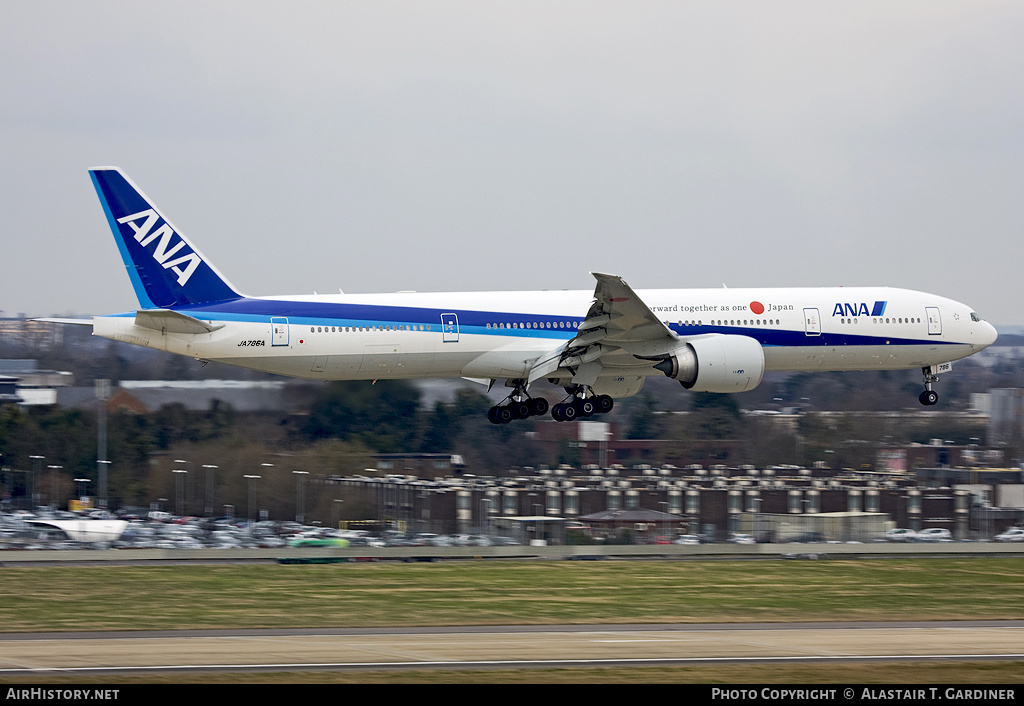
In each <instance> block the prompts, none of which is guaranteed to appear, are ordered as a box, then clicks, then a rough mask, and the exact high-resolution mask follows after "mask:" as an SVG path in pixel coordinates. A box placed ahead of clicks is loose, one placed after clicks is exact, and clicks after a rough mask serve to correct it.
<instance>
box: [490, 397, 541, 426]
mask: <svg viewBox="0 0 1024 706" xmlns="http://www.w3.org/2000/svg"><path fill="white" fill-rule="evenodd" d="M547 413H548V401H547V400H546V399H544V398H543V397H525V398H520V399H515V396H514V395H511V396H509V398H508V401H507V402H505V403H503V404H499V405H495V406H493V407H491V408H490V409H489V410H487V419H489V420H490V422H491V424H508V423H509V422H511V421H512V420H513V419H526V418H527V417H536V416H539V415H542V414H547Z"/></svg>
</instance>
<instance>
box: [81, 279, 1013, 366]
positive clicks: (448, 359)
mask: <svg viewBox="0 0 1024 706" xmlns="http://www.w3.org/2000/svg"><path fill="white" fill-rule="evenodd" d="M636 293H637V295H639V296H640V298H641V299H642V300H643V302H644V303H646V304H647V306H648V307H650V309H651V311H653V312H654V313H655V314H656V315H657V316H658V317H659V318H661V319H662V320H663V321H664V322H665V323H666V324H667V325H668V327H669V328H670V329H671V330H672V332H673V333H675V334H676V335H677V336H679V337H680V339H681V340H684V341H685V340H687V339H689V338H694V337H700V336H706V335H708V334H730V335H740V336H747V337H750V338H753V339H755V340H757V341H758V342H759V343H760V344H761V346H762V349H763V351H764V367H765V370H787V371H802V370H805V371H812V370H871V369H879V370H890V369H901V368H913V367H924V366H929V365H935V364H938V363H943V362H947V361H952V360H957V359H959V358H963V357H966V356H968V355H971V354H973V353H976V352H978V351H980V350H982V349H983V348H985V347H986V346H988V345H990V344H991V343H992V342H993V341H994V340H995V337H996V334H995V330H994V329H993V327H992V326H991V325H989V324H988V323H986V322H984V321H982V320H980V319H979V318H978V317H977V316H976V315H975V314H973V312H972V311H971V309H970V308H969V307H967V306H966V305H964V304H961V303H959V302H956V301H952V300H950V299H946V298H943V297H938V296H935V295H931V294H926V293H923V292H916V291H911V290H904V289H894V288H884V287H871V288H847V287H844V288H789V289H660V290H637V292H636ZM593 300H594V292H593V291H540V292H470V293H397V294H367V295H343V294H337V295H314V296H304V297H260V298H243V299H240V300H237V301H232V302H221V303H217V304H214V305H211V306H208V307H203V306H194V307H191V308H188V309H179V311H181V312H182V313H185V314H187V315H189V316H192V317H194V318H196V319H199V320H201V321H204V322H209V323H210V324H211V325H213V326H219V328H216V330H213V331H210V332H202V333H175V332H173V331H171V330H164V331H160V330H155V329H154V328H152V327H151V326H150V327H146V326H138V325H136V324H135V320H134V316H135V314H134V313H128V314H123V315H120V316H111V317H96V318H95V319H94V321H93V328H94V332H95V334H96V335H99V336H104V337H107V338H111V339H115V340H119V341H126V342H129V343H135V344H138V345H143V346H147V347H150V348H156V349H160V350H166V351H169V352H172V353H177V354H181V355H187V356H191V357H193V358H197V359H202V360H211V361H219V362H223V363H229V364H232V365H238V366H243V367H246V368H254V369H258V370H264V371H268V372H272V373H278V374H281V375H288V376H293V377H301V378H312V379H324V380H352V379H387V378H454V377H468V378H487V379H499V378H516V379H518V378H525V377H526V375H527V374H528V372H529V371H530V369H531V367H532V366H533V365H534V364H535V362H536V361H537V359H538V358H539V357H540V356H542V355H543V354H545V353H547V352H549V351H552V350H553V349H555V348H557V347H558V346H559V345H561V344H563V343H565V342H566V341H568V340H569V339H571V338H573V337H574V336H575V335H576V334H577V332H578V328H579V326H580V323H581V322H582V321H583V320H584V317H585V315H586V312H587V310H588V307H589V306H590V305H591V303H592V302H593ZM171 328H173V327H171ZM616 374H620V375H638V376H646V375H661V373H660V372H659V371H657V370H655V369H654V368H653V367H652V366H651V365H650V364H649V363H644V362H643V361H637V362H636V363H635V364H634V363H629V362H627V363H625V364H624V366H623V367H621V368H619V369H605V370H604V371H602V375H604V376H608V375H616ZM556 377H557V376H556Z"/></svg>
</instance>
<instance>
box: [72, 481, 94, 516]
mask: <svg viewBox="0 0 1024 706" xmlns="http://www.w3.org/2000/svg"><path fill="white" fill-rule="evenodd" d="M89 482H90V481H89V479H88V478H75V492H77V493H78V499H79V500H81V499H82V497H83V496H84V495H85V489H86V484H87V483H89ZM68 509H69V510H70V509H71V508H68Z"/></svg>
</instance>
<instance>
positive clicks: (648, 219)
mask: <svg viewBox="0 0 1024 706" xmlns="http://www.w3.org/2000/svg"><path fill="white" fill-rule="evenodd" d="M1022 37H1024V3H1021V2H1019V1H1016V0H1014V1H1005V2H1000V1H995V0H991V1H990V0H970V1H964V2H945V1H942V0H922V1H920V2H913V1H901V2H892V1H891V0H884V1H879V2H871V1H863V0H858V1H856V2H853V1H851V2H820V0H813V1H808V2H721V1H717V0H716V1H715V2H710V1H708V2H681V1H675V2H643V1H635V0H634V1H631V2H615V3H612V2H599V1H595V0H585V1H581V2H558V1H557V0H555V1H552V0H545V1H544V2H508V3H504V2H471V1H467V2H387V1H381V0H374V1H373V2H339V1H338V0H332V1H330V2H301V1H299V2H297V1H292V2H287V3H285V2H274V3H268V2H256V1H253V0H245V1H244V2H182V1H181V0H175V1H174V2H145V3H140V2H95V1H92V2H71V1H65V2H47V1H45V0H36V1H33V2H5V3H2V4H0V155H2V171H0V194H2V197H0V198H2V201H0V242H2V245H3V250H2V253H3V254H2V258H0V262H2V264H3V267H2V273H0V310H3V311H4V312H5V315H8V316H10V315H14V314H17V313H19V312H24V313H26V314H28V315H29V316H47V315H68V314H104V313H114V312H120V311H127V310H131V309H133V308H135V306H136V301H135V298H134V294H133V292H132V289H131V285H130V283H129V280H128V277H127V275H126V274H125V272H124V267H123V265H122V263H121V261H120V258H119V256H118V254H117V250H116V248H115V245H114V242H113V238H112V236H111V235H110V232H109V230H108V229H107V225H106V221H105V219H104V217H103V213H102V210H101V208H100V205H99V202H98V200H97V198H96V195H95V192H94V190H93V187H92V184H91V182H90V180H89V177H88V174H87V173H86V170H87V169H88V168H90V167H94V166H110V165H113V166H119V167H121V168H123V169H124V170H125V171H126V173H127V174H128V175H129V176H130V177H131V178H132V179H133V180H134V181H135V182H136V183H137V184H139V186H140V187H141V188H142V189H143V190H144V191H146V193H147V194H148V195H149V196H150V197H152V198H153V199H154V201H155V202H156V203H157V204H158V205H159V207H160V208H161V209H162V210H163V211H164V213H165V214H166V215H167V216H168V217H169V218H170V219H171V221H172V222H173V223H174V224H175V225H176V226H177V227H178V229H179V230H181V231H182V232H183V233H184V234H185V235H187V236H188V237H189V238H190V239H191V240H192V241H193V242H194V243H195V244H196V245H197V246H198V247H199V248H200V249H201V250H202V251H203V253H204V254H205V255H206V256H207V257H208V258H209V259H210V260H211V261H213V262H214V263H215V264H216V266H217V267H218V269H220V271H221V272H223V273H224V274H225V275H226V276H227V277H228V278H229V279H230V280H231V281H232V283H233V284H234V285H235V286H236V287H238V288H239V289H240V290H241V291H243V292H245V293H246V294H252V295H271V294H295V293H303V292H313V291H319V292H321V293H323V292H335V291H337V290H338V289H339V288H340V289H343V290H344V291H346V292H378V291H396V290H408V289H415V290H420V291H445V290H475V289H508V290H513V289H565V288H570V289H592V288H593V286H594V282H593V279H592V278H591V277H590V276H589V275H588V272H590V271H603V272H612V273H615V274H619V275H622V276H623V277H624V278H625V279H626V280H627V281H628V282H629V283H630V284H631V285H633V286H634V287H635V288H638V289H640V288H648V287H721V286H722V283H723V282H724V283H726V284H728V285H729V286H733V287H739V286H766V287H768V286H803V285H809V286H817V285H845V286H855V285H890V286H900V287H909V288H912V289H922V290H925V291H930V292H933V293H936V294H941V295H944V296H948V297H951V298H953V299H957V300H960V301H964V302H967V303H968V304H970V305H971V306H973V307H974V308H975V309H976V310H977V311H978V312H979V313H980V314H981V315H982V316H983V317H985V318H987V319H989V320H990V321H992V322H994V323H996V324H1019V323H1022V322H1024V316H1022V315H1021V314H1020V312H1019V310H1018V309H1017V305H1018V303H1019V302H1020V301H1021V300H1022V299H1024V297H1022V294H1024V292H1022V290H1024V285H1022V271H1024V41H1022ZM578 313H580V314H582V313H583V312H578Z"/></svg>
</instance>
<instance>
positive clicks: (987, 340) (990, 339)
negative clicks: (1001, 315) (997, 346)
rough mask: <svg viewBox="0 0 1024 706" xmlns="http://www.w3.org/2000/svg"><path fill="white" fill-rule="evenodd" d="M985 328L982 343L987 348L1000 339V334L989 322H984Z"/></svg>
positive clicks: (982, 333) (982, 332)
mask: <svg viewBox="0 0 1024 706" xmlns="http://www.w3.org/2000/svg"><path fill="white" fill-rule="evenodd" d="M982 323H983V324H985V327H984V328H983V329H982V331H981V342H982V344H983V345H985V346H991V345H992V344H993V343H995V342H996V339H997V338H999V334H998V333H996V327H995V326H993V325H992V324H990V323H989V322H987V321H982Z"/></svg>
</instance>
